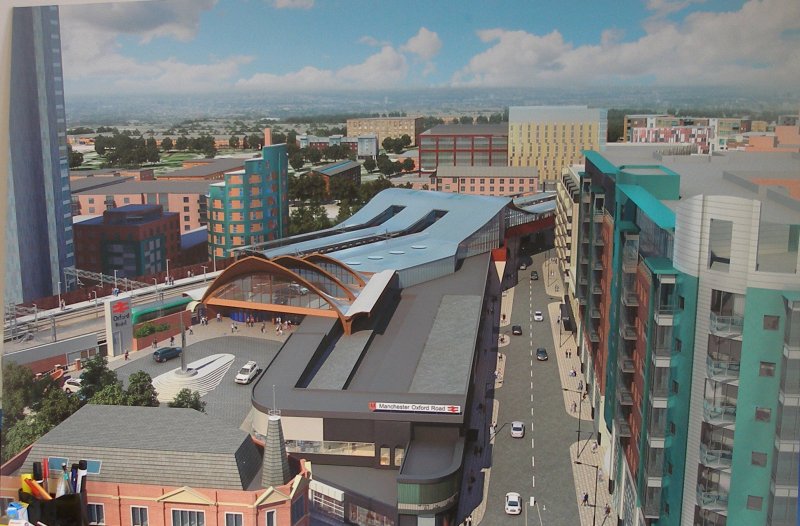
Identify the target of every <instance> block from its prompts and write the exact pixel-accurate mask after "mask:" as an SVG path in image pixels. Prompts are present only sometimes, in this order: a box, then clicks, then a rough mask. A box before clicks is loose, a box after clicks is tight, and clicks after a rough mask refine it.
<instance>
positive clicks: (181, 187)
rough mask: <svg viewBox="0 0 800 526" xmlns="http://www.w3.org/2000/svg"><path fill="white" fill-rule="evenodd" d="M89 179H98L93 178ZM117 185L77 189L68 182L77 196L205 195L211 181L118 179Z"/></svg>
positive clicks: (84, 184)
mask: <svg viewBox="0 0 800 526" xmlns="http://www.w3.org/2000/svg"><path fill="white" fill-rule="evenodd" d="M91 179H99V178H98V177H93V178H91ZM114 179H117V180H119V182H118V183H116V184H113V185H105V186H97V185H94V186H92V185H89V184H87V183H82V184H81V185H79V186H78V187H77V188H76V186H75V183H76V182H78V181H75V180H72V181H70V187H71V188H72V193H73V194H77V195H114V194H151V193H167V194H205V193H208V187H209V186H210V185H211V184H212V183H213V181H158V180H156V181H137V180H135V179H133V178H130V177H125V178H120V177H115V178H114Z"/></svg>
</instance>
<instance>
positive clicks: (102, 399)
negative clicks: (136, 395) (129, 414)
mask: <svg viewBox="0 0 800 526" xmlns="http://www.w3.org/2000/svg"><path fill="white" fill-rule="evenodd" d="M83 389H84V388H82V389H81V391H83ZM88 403H90V404H96V405H128V403H127V396H126V395H125V391H124V390H123V389H122V383H120V382H114V383H113V384H108V385H106V386H104V387H103V388H102V389H100V390H99V391H97V392H96V393H95V394H94V395H93V396H92V397H91V398H89V402H88Z"/></svg>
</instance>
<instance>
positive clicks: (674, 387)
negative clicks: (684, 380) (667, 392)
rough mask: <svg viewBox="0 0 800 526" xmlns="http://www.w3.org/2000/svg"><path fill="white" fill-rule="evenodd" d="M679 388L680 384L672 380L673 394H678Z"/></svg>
mask: <svg viewBox="0 0 800 526" xmlns="http://www.w3.org/2000/svg"><path fill="white" fill-rule="evenodd" d="M678 387H679V386H678V382H676V381H675V380H672V392H673V393H674V394H678Z"/></svg>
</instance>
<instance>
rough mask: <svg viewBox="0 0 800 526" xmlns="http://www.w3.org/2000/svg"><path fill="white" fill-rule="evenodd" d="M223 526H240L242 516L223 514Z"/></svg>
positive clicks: (239, 514)
mask: <svg viewBox="0 0 800 526" xmlns="http://www.w3.org/2000/svg"><path fill="white" fill-rule="evenodd" d="M225 526H242V514H241V513H226V514H225Z"/></svg>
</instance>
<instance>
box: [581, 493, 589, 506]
mask: <svg viewBox="0 0 800 526" xmlns="http://www.w3.org/2000/svg"><path fill="white" fill-rule="evenodd" d="M581 504H582V505H583V506H588V505H589V494H588V493H586V492H585V491H584V492H583V497H581Z"/></svg>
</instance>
